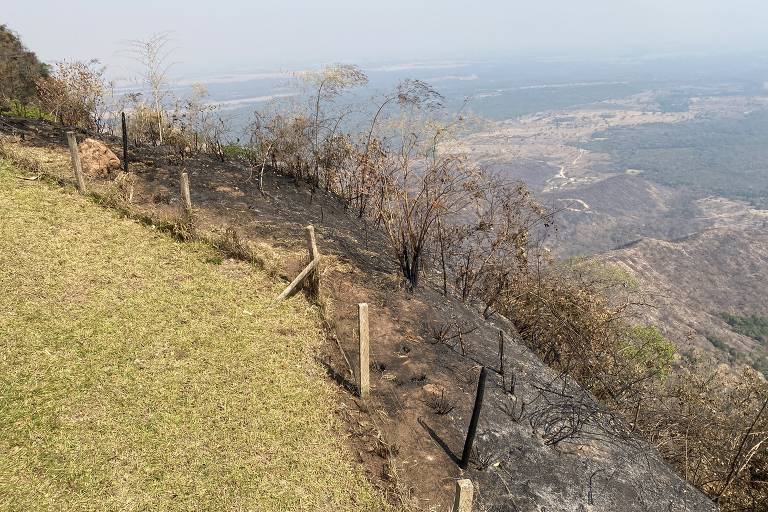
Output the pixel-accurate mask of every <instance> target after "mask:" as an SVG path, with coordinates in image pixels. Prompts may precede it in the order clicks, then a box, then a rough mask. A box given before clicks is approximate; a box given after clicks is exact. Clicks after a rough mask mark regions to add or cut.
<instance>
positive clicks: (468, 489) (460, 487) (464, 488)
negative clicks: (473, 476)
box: [453, 478, 475, 512]
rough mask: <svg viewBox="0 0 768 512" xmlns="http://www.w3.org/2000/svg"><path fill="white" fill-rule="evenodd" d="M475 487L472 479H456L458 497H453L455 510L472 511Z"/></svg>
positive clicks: (458, 511)
mask: <svg viewBox="0 0 768 512" xmlns="http://www.w3.org/2000/svg"><path fill="white" fill-rule="evenodd" d="M474 493H475V488H474V486H473V485H472V481H471V480H467V479H466V478H464V479H461V480H456V497H455V498H454V499H453V512H472V497H473V494H474Z"/></svg>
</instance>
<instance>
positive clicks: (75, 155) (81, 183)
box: [67, 132, 86, 194]
mask: <svg viewBox="0 0 768 512" xmlns="http://www.w3.org/2000/svg"><path fill="white" fill-rule="evenodd" d="M67 143H68V144H69V154H70V155H71V157H72V167H73V168H74V170H75V180H76V183H77V190H78V192H80V193H81V194H85V192H86V191H85V176H83V165H82V164H81V163H80V151H78V149H77V137H75V132H67Z"/></svg>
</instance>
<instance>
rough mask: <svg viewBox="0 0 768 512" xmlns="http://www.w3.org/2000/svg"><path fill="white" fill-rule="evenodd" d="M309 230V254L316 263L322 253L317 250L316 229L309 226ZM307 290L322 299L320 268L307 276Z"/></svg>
mask: <svg viewBox="0 0 768 512" xmlns="http://www.w3.org/2000/svg"><path fill="white" fill-rule="evenodd" d="M306 230H307V252H308V253H309V261H314V260H316V259H318V258H320V251H319V250H318V249H317V241H316V240H315V227H314V226H312V225H309V226H307V227H306ZM306 290H307V291H308V292H309V294H310V295H311V296H313V297H315V298H319V297H320V268H319V267H315V269H314V270H313V271H312V273H311V274H310V275H309V276H307V284H306Z"/></svg>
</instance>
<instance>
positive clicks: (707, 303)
mask: <svg viewBox="0 0 768 512" xmlns="http://www.w3.org/2000/svg"><path fill="white" fill-rule="evenodd" d="M605 258H606V260H607V261H610V262H613V263H616V264H618V265H620V266H621V267H623V268H625V269H626V270H628V271H630V272H631V273H632V274H633V275H634V276H635V277H636V278H637V280H638V281H639V283H640V286H641V288H643V289H644V290H647V291H649V292H650V299H651V301H652V302H653V304H654V305H655V306H656V308H655V309H654V310H653V311H652V312H651V313H650V314H649V320H650V321H652V322H653V323H655V324H657V325H660V326H662V327H663V328H664V329H665V330H666V333H667V334H668V336H669V337H670V339H673V340H675V341H678V342H684V343H685V344H684V345H683V346H681V348H682V349H685V348H690V347H691V346H696V347H699V348H704V349H707V350H713V349H714V347H713V345H712V342H711V341H709V340H708V337H709V338H710V339H720V340H722V341H724V342H726V343H727V344H728V345H729V346H730V347H732V348H733V349H735V350H736V351H737V352H739V353H745V354H752V353H755V355H758V354H759V355H763V353H764V351H765V348H766V347H762V346H760V344H758V343H757V342H756V341H755V340H753V339H751V338H748V337H746V336H743V335H741V334H738V333H736V332H734V331H733V330H731V329H730V328H729V326H728V324H727V323H726V322H725V321H724V320H723V318H722V317H721V314H722V313H731V314H735V315H740V316H747V315H753V314H754V315H759V316H768V301H766V300H765V283H768V232H766V231H765V230H764V229H760V228H759V227H758V226H733V225H731V226H729V227H717V228H711V229H706V230H704V231H702V232H699V233H697V234H695V235H692V236H689V237H686V238H683V239H678V240H674V241H665V240H656V239H642V240H639V241H637V242H633V243H631V244H628V245H627V246H625V247H622V248H620V249H617V250H614V251H610V252H608V253H606V254H605Z"/></svg>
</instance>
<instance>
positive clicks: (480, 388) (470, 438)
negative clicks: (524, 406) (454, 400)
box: [459, 366, 487, 469]
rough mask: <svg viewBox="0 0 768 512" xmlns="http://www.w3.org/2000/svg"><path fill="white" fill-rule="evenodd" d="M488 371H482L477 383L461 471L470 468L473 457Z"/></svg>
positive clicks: (460, 464)
mask: <svg viewBox="0 0 768 512" xmlns="http://www.w3.org/2000/svg"><path fill="white" fill-rule="evenodd" d="M486 377H487V370H486V369H485V366H483V368H482V369H481V370H480V378H479V379H478V381H477V394H476V395H475V407H474V409H472V419H471V420H470V421H469V430H467V439H466V440H465V441H464V451H463V452H462V454H461V463H459V467H460V468H461V469H467V466H469V457H470V455H472V445H473V444H474V442H475V434H476V433H477V422H478V421H479V420H480V409H481V408H482V407H483V395H484V394H485V379H486Z"/></svg>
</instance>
